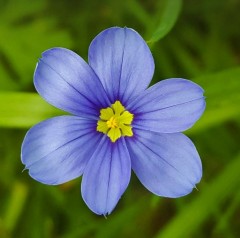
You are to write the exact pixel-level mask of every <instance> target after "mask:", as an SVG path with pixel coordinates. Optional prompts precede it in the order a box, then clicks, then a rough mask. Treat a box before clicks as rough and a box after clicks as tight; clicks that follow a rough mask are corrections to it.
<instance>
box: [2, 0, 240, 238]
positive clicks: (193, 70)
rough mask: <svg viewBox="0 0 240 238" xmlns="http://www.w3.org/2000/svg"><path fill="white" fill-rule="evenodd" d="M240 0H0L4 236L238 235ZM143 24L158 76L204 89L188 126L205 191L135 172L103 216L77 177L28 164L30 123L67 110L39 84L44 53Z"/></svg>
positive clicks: (79, 47) (83, 45)
mask: <svg viewBox="0 0 240 238" xmlns="http://www.w3.org/2000/svg"><path fill="white" fill-rule="evenodd" d="M239 9H240V1H238V0H229V1H224V0H211V1H208V0H202V1H191V0H185V1H180V0H158V1H156V0H149V1H139V0H129V1H121V0H116V1H110V0H103V1H97V0H95V1H94V0H83V1H74V0H64V1H57V0H51V1H50V0H49V1H47V0H35V1H31V0H21V1H18V0H0V237H1V238H11V237H13V238H15V237H17V238H45V237H46V238H52V237H61V238H78V237H98V238H108V237H138V238H141V237H161V238H162V237H163V238H175V237H179V238H182V237H184V238H187V237H196V238H201V237H214V238H215V237H217V238H225V237H227V238H228V237H229V238H234V237H240V190H239V185H240V176H239V175H240V173H239V171H240V146H239V142H240V65H239V63H240V31H239V26H240V15H239ZM116 25H117V26H128V27H132V28H134V29H135V30H137V31H138V32H139V33H140V34H141V35H142V36H143V37H144V38H145V39H146V41H147V42H148V43H149V46H150V47H151V49H152V53H153V55H154V58H155V64H156V70H155V75H154V83H156V82H158V81H159V80H161V79H164V78H170V77H183V78H189V79H192V80H193V81H195V82H197V83H199V84H200V85H201V86H202V87H203V88H204V89H205V95H206V100H207V109H206V112H205V114H204V115H203V117H202V118H201V119H200V121H199V122H197V123H196V125H195V126H194V127H193V128H192V129H190V130H189V131H187V132H186V134H188V135H189V136H190V137H191V139H192V140H193V141H194V142H195V145H196V147H197V148H198V150H199V153H200V155H201V158H202V162H203V168H204V174H203V179H202V181H201V183H200V184H199V185H198V190H199V191H193V193H192V194H190V195H189V196H186V197H182V198H179V199H167V198H159V197H157V196H155V195H152V194H151V193H150V192H148V191H147V190H146V189H144V188H143V186H142V185H141V184H140V182H139V181H138V180H137V178H136V177H135V176H134V174H132V179H131V184H130V186H129V187H128V189H127V191H126V192H125V194H124V195H123V197H122V199H121V200H120V202H119V204H118V206H117V207H116V209H115V210H114V212H113V213H112V214H111V215H110V216H108V218H107V219H105V218H104V217H99V216H97V215H95V214H93V213H92V212H91V211H90V210H89V209H88V208H87V207H86V205H85V204H84V202H83V200H82V198H81V196H80V180H81V178H79V179H76V180H74V181H71V182H69V183H67V184H64V185H61V186H46V185H42V184H40V183H38V182H36V181H34V180H32V179H31V178H30V177H29V176H28V174H27V172H23V173H22V170H23V165H22V164H21V162H20V148H21V142H22V140H23V137H24V135H25V133H26V130H27V129H28V128H29V127H30V126H32V125H34V124H36V123H37V122H40V121H42V120H43V119H46V118H49V117H52V116H54V115H59V114H61V112H60V111H59V110H57V109H55V108H53V107H52V106H50V105H48V104H47V103H46V102H45V101H43V99H41V98H40V96H39V95H37V94H36V93H35V91H34V88H33V83H32V75H33V72H34V68H35V65H36V62H37V59H38V58H39V57H40V55H41V52H43V51H44V50H46V49H48V48H50V47H53V46H62V47H67V48H70V49H72V50H75V51H76V52H78V53H79V54H80V55H81V56H82V57H83V58H85V59H87V49H88V45H89V43H90V42H91V40H92V39H93V37H94V36H95V35H97V34H98V33H99V32H100V31H101V30H103V29H105V28H107V27H111V26H116Z"/></svg>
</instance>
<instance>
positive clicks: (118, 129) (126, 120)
mask: <svg viewBox="0 0 240 238" xmlns="http://www.w3.org/2000/svg"><path fill="white" fill-rule="evenodd" d="M132 121H133V114H132V113H130V112H128V111H127V110H126V109H125V107H124V106H123V105H122V104H121V102H120V101H116V102H115V103H114V104H112V105H111V106H110V107H107V108H103V109H101V110H100V116H99V120H98V122H97V131H99V132H102V133H104V134H106V135H107V136H108V137H109V138H110V140H111V141H112V142H116V141H117V140H118V139H119V138H120V137H122V136H133V132H132V126H131V123H132Z"/></svg>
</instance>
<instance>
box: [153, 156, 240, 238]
mask: <svg viewBox="0 0 240 238" xmlns="http://www.w3.org/2000/svg"><path fill="white" fill-rule="evenodd" d="M239 168H240V155H238V156H237V157H236V158H235V159H234V160H232V161H231V163H229V165H228V167H226V168H225V169H224V171H222V173H220V174H219V175H218V176H217V177H216V178H215V179H214V180H213V181H212V182H211V183H210V184H209V185H206V186H205V187H204V188H203V190H201V189H200V191H199V192H198V193H199V195H198V196H197V198H196V199H195V200H194V201H193V202H192V203H190V204H188V205H187V206H186V207H184V208H183V209H182V211H181V212H180V213H178V215H177V216H175V217H174V218H173V219H172V221H171V222H170V223H169V224H168V225H167V226H166V227H165V228H164V229H163V230H161V231H160V232H159V234H158V235H156V238H164V237H171V238H178V237H179V238H181V237H194V235H193V234H194V231H196V230H197V229H198V228H199V227H200V226H201V225H202V223H203V222H204V221H205V220H207V218H208V217H209V216H210V215H211V214H213V213H214V212H215V210H216V208H217V207H219V206H220V205H221V204H223V203H224V202H225V201H226V200H227V199H228V198H230V197H231V195H232V194H233V193H235V191H236V190H238V189H239V183H240V176H239Z"/></svg>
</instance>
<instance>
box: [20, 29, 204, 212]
mask: <svg viewBox="0 0 240 238" xmlns="http://www.w3.org/2000/svg"><path fill="white" fill-rule="evenodd" d="M153 73H154V61H153V57H152V54H151V52H150V50H149V48H148V46H147V44H146V43H145V41H144V40H143V39H142V37H141V36H140V35H139V34H138V33H137V32H136V31H134V30H132V29H129V28H119V27H113V28H109V29H106V30H105V31H103V32H101V33H100V34H99V35H98V36H97V37H96V38H95V39H94V40H93V41H92V43H91V45H90V47H89V64H87V63H86V62H85V61H84V60H83V59H82V58H81V57H80V56H78V55H77V54H75V53H74V52H72V51H70V50H67V49H64V48H53V49H49V50H47V51H45V52H44V53H43V54H42V58H41V59H40V60H39V63H38V64H37V67H36V70H35V74H34V85H35V88H36V90H37V91H38V93H39V94H40V95H41V96H42V97H43V98H44V99H45V100H46V101H47V102H49V103H50V104H52V105H54V106H55V107H57V108H60V109H62V110H64V111H66V112H68V113H70V114H72V115H68V116H59V117H54V118H51V119H48V120H46V121H43V122H41V123H39V124H37V125H35V126H34V127H32V128H31V129H30V130H29V131H28V132H27V134H26V137H25V139H24V141H23V145H22V154H21V158H22V162H23V164H25V165H26V168H27V169H29V174H30V176H31V177H33V178H34V179H36V180H37V181H39V182H42V183H44V184H51V185H55V184H61V183H65V182H67V181H69V180H72V179H74V178H77V177H79V176H81V175H83V177H82V184H81V192H82V196H83V199H84V201H85V202H86V204H87V205H88V207H89V208H90V209H91V210H92V211H93V212H95V213H97V214H104V215H106V214H109V213H111V212H112V210H113V209H114V207H115V206H116V204H117V202H118V201H119V199H120V197H121V196H122V194H123V193H124V191H125V189H126V188H127V186H128V184H129V180H130V176H131V169H133V171H134V172H135V174H136V175H137V177H138V178H139V180H140V181H141V183H142V184H143V185H144V186H145V187H146V188H147V189H148V190H150V191H151V192H152V193H154V194H157V195H159V196H164V197H172V198H176V197H180V196H184V195H186V194H188V193H190V192H191V191H192V189H193V188H194V187H195V184H196V183H198V182H199V181H200V179H201V176H202V165H201V160H200V158H199V155H198V153H197V151H196V149H195V146H194V145H193V143H192V142H191V140H190V139H189V138H187V137H186V136H185V135H183V134H181V133H180V132H182V131H184V130H186V129H188V128H190V127H191V126H192V125H193V124H194V123H195V122H196V121H197V120H198V119H199V117H200V116H201V115H202V113H203V111H204V109H205V99H204V96H203V89H202V88H201V87H199V86H198V85H197V84H195V83H193V82H191V81H188V80H185V79H180V78H174V79H167V80H163V81H161V82H159V83H157V84H155V85H154V86H151V87H149V88H148V85H149V83H150V81H151V79H152V76H153Z"/></svg>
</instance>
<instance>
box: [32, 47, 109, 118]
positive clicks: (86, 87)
mask: <svg viewBox="0 0 240 238" xmlns="http://www.w3.org/2000/svg"><path fill="white" fill-rule="evenodd" d="M34 84H35V87H36V90H37V91H38V93H39V94H40V95H41V96H42V97H43V98H44V99H45V100H46V101H48V102H49V103H51V104H52V105H54V106H56V107H58V108H60V109H62V110H65V111H67V112H70V113H72V114H74V115H80V116H83V117H89V118H92V117H96V116H98V115H99V110H100V109H101V108H104V107H106V106H108V105H109V101H108V98H107V96H106V93H105V91H104V89H103V86H102V84H101V82H100V80H99V79H98V77H97V76H96V74H95V73H94V71H93V70H92V69H91V67H90V66H89V65H88V64H87V63H86V62H85V61H84V60H83V59H82V58H81V57H80V56H78V55H77V54H75V53H74V52H72V51H70V50H67V49H64V48H52V49H50V50H47V51H45V52H44V53H43V54H42V58H41V59H40V60H39V63H38V64H37V67H36V70H35V74H34Z"/></svg>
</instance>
